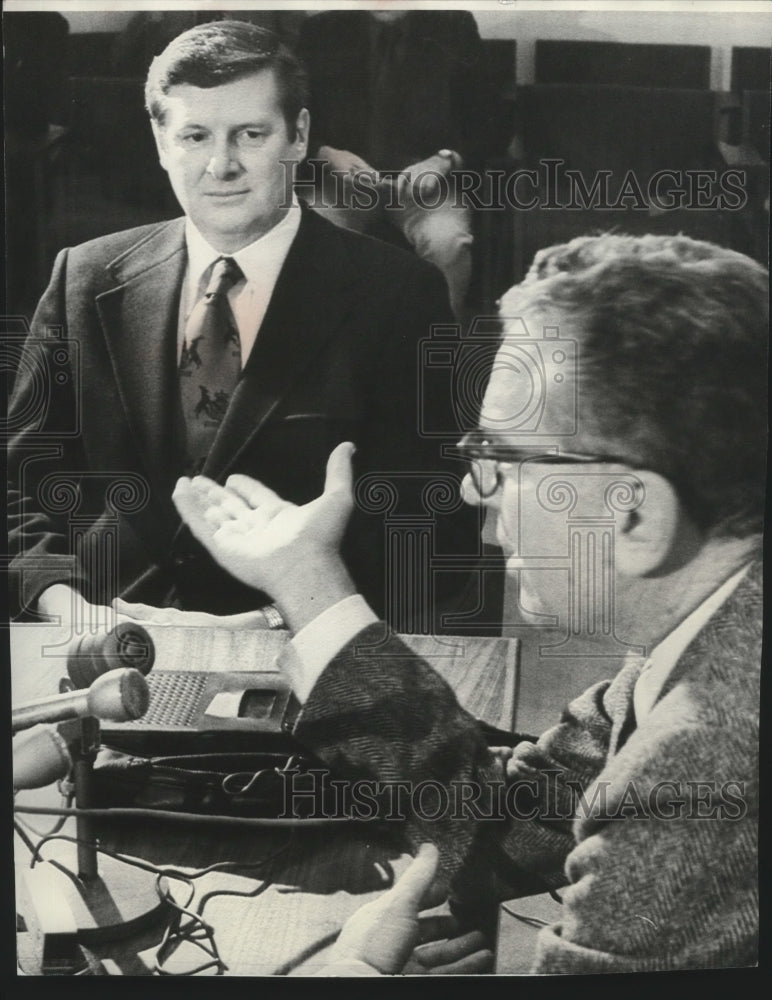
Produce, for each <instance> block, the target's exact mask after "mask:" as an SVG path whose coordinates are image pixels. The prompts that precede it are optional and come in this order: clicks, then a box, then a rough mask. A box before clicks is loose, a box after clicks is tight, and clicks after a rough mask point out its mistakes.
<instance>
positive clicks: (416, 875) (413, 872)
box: [389, 844, 440, 911]
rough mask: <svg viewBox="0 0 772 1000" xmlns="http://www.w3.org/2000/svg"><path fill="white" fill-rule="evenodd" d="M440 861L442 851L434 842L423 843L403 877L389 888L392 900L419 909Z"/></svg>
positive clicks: (409, 907)
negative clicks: (440, 851)
mask: <svg viewBox="0 0 772 1000" xmlns="http://www.w3.org/2000/svg"><path fill="white" fill-rule="evenodd" d="M439 863H440V853H439V851H438V850H437V848H436V847H435V846H434V844H421V846H420V847H419V848H418V853H417V854H416V856H415V857H414V858H413V860H412V861H411V862H410V864H409V865H408V866H407V868H406V869H405V871H404V873H403V874H402V877H401V878H400V879H399V880H398V881H397V883H396V884H395V885H394V886H393V888H391V889H390V890H389V895H390V897H391V900H392V902H399V903H401V904H403V905H404V906H405V907H407V908H408V909H414V910H416V911H418V910H419V909H420V908H421V903H422V901H423V898H424V896H425V895H426V892H427V890H428V889H429V887H430V886H431V884H432V882H433V881H434V876H435V875H436V874H437V869H438V867H439Z"/></svg>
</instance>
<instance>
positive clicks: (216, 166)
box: [206, 141, 241, 180]
mask: <svg viewBox="0 0 772 1000" xmlns="http://www.w3.org/2000/svg"><path fill="white" fill-rule="evenodd" d="M240 169H241V164H240V163H239V160H238V156H237V155H236V147H235V145H233V144H232V143H230V142H228V141H221V142H218V144H217V146H216V148H215V151H214V153H213V154H212V158H211V160H210V161H209V163H208V164H207V166H206V172H207V173H208V174H210V175H211V176H212V177H214V178H215V180H227V179H228V178H229V177H235V176H236V175H237V174H238V173H239V171H240Z"/></svg>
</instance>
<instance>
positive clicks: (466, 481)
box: [461, 472, 501, 507]
mask: <svg viewBox="0 0 772 1000" xmlns="http://www.w3.org/2000/svg"><path fill="white" fill-rule="evenodd" d="M500 493H501V490H500V489H498V486H497V484H496V481H495V479H494V480H493V482H492V483H491V484H490V490H489V489H488V487H487V485H485V486H483V487H482V492H480V490H479V489H478V488H477V482H476V481H475V477H474V476H473V475H472V473H471V472H467V474H466V475H465V476H464V478H463V480H462V481H461V498H462V500H463V501H464V503H468V504H470V505H471V506H472V507H497V506H498V500H499V494H500ZM483 494H484V495H483Z"/></svg>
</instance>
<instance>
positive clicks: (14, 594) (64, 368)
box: [8, 250, 86, 614]
mask: <svg viewBox="0 0 772 1000" xmlns="http://www.w3.org/2000/svg"><path fill="white" fill-rule="evenodd" d="M67 264H68V251H67V250H62V251H61V253H60V254H59V255H58V256H57V258H56V263H55V265H54V269H53V274H52V277H51V281H50V283H49V286H48V288H47V289H46V291H45V293H44V295H43V297H42V299H41V301H40V304H39V306H38V308H37V310H36V312H35V315H34V317H33V319H32V324H31V327H30V331H29V334H28V335H27V337H26V340H25V342H24V345H23V347H22V350H21V354H20V358H19V363H18V366H17V373H16V379H15V383H14V388H13V392H12V396H11V401H10V405H9V411H8V427H9V432H10V439H9V444H8V531H9V551H10V555H11V557H12V562H11V566H10V582H11V586H10V594H9V602H10V605H11V609H12V613H14V614H18V613H19V612H21V613H24V612H26V611H32V610H34V605H35V603H36V601H37V598H38V597H39V596H40V594H41V593H42V591H43V590H45V589H46V587H48V586H50V585H51V584H54V583H67V584H69V585H70V586H73V587H74V588H76V589H81V588H83V587H84V586H85V582H86V575H85V572H84V569H83V567H82V566H81V565H80V564H79V563H78V561H77V559H76V558H75V556H74V555H73V554H72V552H71V551H70V540H69V537H68V531H69V529H68V525H67V517H66V512H67V510H68V509H69V508H70V507H71V506H74V503H75V496H74V495H72V496H71V495H70V494H71V493H73V494H74V492H77V490H78V489H79V486H80V480H79V470H80V471H83V469H84V464H85V458H84V455H83V449H82V442H81V437H80V416H81V413H80V391H81V381H80V374H81V363H82V358H81V354H80V345H79V343H78V340H77V338H76V337H71V336H69V333H68V330H67V323H66V305H65V285H66V275H67ZM63 469H66V470H68V471H72V475H71V476H68V485H67V486H62V485H61V484H60V485H59V486H58V487H55V486H54V484H53V482H52V481H51V480H50V479H49V477H50V476H51V475H52V474H54V473H57V472H61V471H62V470H63Z"/></svg>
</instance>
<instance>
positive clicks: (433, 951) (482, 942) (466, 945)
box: [414, 931, 488, 968]
mask: <svg viewBox="0 0 772 1000" xmlns="http://www.w3.org/2000/svg"><path fill="white" fill-rule="evenodd" d="M487 947H488V941H487V939H486V937H485V935H484V934H482V933H481V932H480V931H469V932H468V933H467V934H461V935H460V936H458V937H449V938H447V939H446V940H444V941H430V942H428V943H425V944H419V945H418V946H417V947H416V948H415V951H414V955H415V957H416V958H417V959H418V961H419V962H421V963H423V965H426V966H432V967H433V968H436V967H437V966H440V965H448V964H450V963H451V962H458V961H460V960H461V959H462V958H466V957H468V956H469V955H473V954H475V953H477V952H480V951H485V950H486V949H487Z"/></svg>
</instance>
